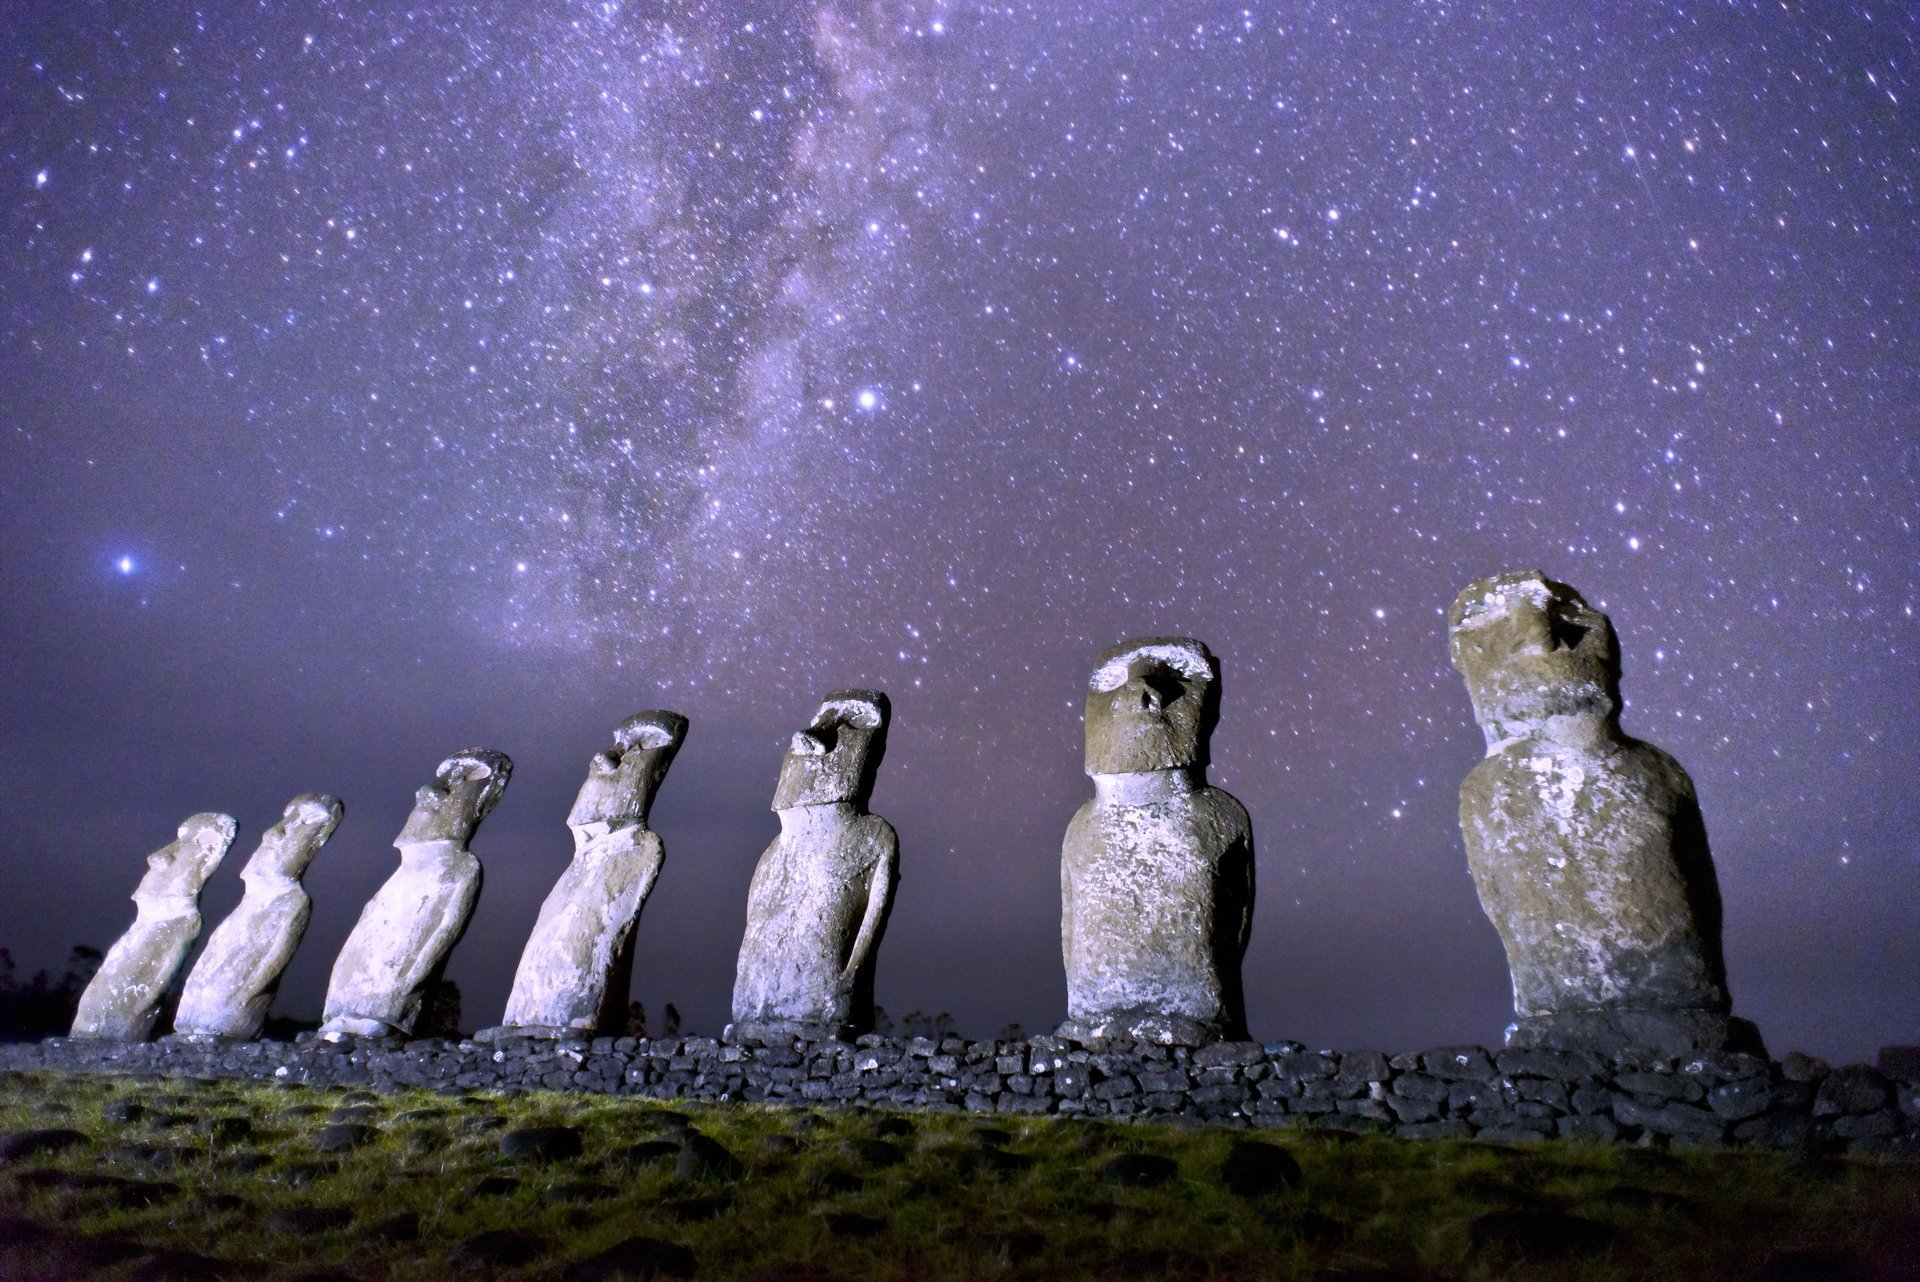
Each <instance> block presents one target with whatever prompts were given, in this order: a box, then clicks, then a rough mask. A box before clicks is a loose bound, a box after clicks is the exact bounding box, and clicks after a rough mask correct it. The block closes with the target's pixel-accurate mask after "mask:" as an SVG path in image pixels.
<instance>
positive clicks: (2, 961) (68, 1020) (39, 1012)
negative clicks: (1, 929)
mask: <svg viewBox="0 0 1920 1282" xmlns="http://www.w3.org/2000/svg"><path fill="white" fill-rule="evenodd" d="M102 955H103V954H102V953H101V952H100V950H99V949H98V948H94V947H92V946H91V945H88V944H75V945H74V946H73V951H72V952H70V953H68V954H67V969H66V973H64V974H62V975H61V976H60V978H59V979H55V978H53V976H51V975H50V974H48V973H47V972H46V971H44V970H37V971H35V972H34V973H33V978H32V979H29V980H26V981H25V982H22V981H21V979H20V973H19V970H20V968H19V966H18V965H17V964H16V963H15V962H14V960H13V954H12V953H10V952H8V951H7V950H6V949H4V948H0V1041H5V1042H32V1041H39V1040H40V1039H41V1038H43V1037H52V1036H54V1035H56V1034H59V1033H64V1032H66V1031H67V1030H68V1029H69V1028H72V1027H73V1013H74V1011H75V1010H76V1009H78V1008H79V1005H80V994H81V993H83V992H85V991H86V988H87V985H88V984H89V983H91V982H92V980H93V976H94V972H95V971H97V970H99V969H100V959H101V957H102Z"/></svg>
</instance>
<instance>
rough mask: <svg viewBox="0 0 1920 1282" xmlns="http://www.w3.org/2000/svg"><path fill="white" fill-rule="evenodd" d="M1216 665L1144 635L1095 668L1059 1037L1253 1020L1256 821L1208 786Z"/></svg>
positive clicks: (1213, 1031) (1221, 1029)
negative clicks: (1245, 963)
mask: <svg viewBox="0 0 1920 1282" xmlns="http://www.w3.org/2000/svg"><path fill="white" fill-rule="evenodd" d="M1218 678H1219V668H1218V667H1217V665H1216V664H1215V663H1214V659H1213V655H1212V654H1211V653H1209V652H1208V650H1207V647H1206V646H1204V645H1202V644H1201V643H1200V642H1198V641H1195V640H1193V639H1192V638H1190V637H1139V638H1136V639H1134V640H1132V641H1123V642H1121V643H1120V644H1119V645H1116V646H1113V647H1111V648H1109V649H1107V650H1105V651H1103V652H1101V655H1100V658H1099V661H1098V662H1097V663H1096V664H1095V665H1094V669H1093V675H1092V676H1091V677H1090V678H1089V679H1088V681H1087V703H1086V721H1087V748H1086V770H1087V773H1088V774H1089V775H1091V776H1092V777H1093V800H1092V801H1089V802H1087V803H1086V804H1085V805H1083V806H1081V807H1080V810H1079V812H1078V813H1077V814H1075V815H1074V817H1073V822H1072V823H1071V824H1070V825H1068V828H1067V837H1066V842H1065V844H1064V845H1063V846H1062V847H1061V851H1060V900H1061V913H1060V949H1061V953H1062V954H1063V956H1064V957H1065V960H1066V967H1067V1020H1066V1022H1065V1023H1064V1024H1062V1025H1060V1029H1059V1032H1060V1035H1061V1036H1062V1037H1071V1038H1074V1039H1076V1040H1079V1041H1085V1042H1103V1041H1115V1040H1119V1041H1146V1042H1161V1043H1167V1044H1172V1045H1187V1046H1192V1045H1200V1044H1202V1043H1204V1042H1209V1041H1213V1040H1216V1039H1219V1038H1223V1037H1224V1038H1239V1037H1244V1036H1246V1023H1247V1016H1246V1002H1245V998H1244V996H1243V994H1242V991H1241V986H1240V962H1241V958H1242V957H1243V956H1245V954H1246V951H1247V938H1248V934H1249V932H1250V931H1251V929H1252V925H1253V825H1252V823H1251V821H1250V820H1249V819H1248V818H1247V812H1246V810H1245V808H1244V807H1242V806H1241V804H1240V803H1239V802H1238V801H1236V800H1235V799H1234V798H1233V797H1232V796H1231V795H1230V794H1228V793H1226V792H1223V791H1221V790H1220V789H1218V788H1211V787H1208V786H1207V777H1206V765H1207V740H1208V736H1209V735H1210V734H1211V733H1212V730H1213V724H1214V722H1215V720H1216V719H1217V717H1218V710H1219V684H1218Z"/></svg>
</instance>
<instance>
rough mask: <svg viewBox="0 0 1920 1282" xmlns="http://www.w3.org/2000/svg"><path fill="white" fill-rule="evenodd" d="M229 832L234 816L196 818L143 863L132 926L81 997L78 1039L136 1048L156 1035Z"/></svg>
mask: <svg viewBox="0 0 1920 1282" xmlns="http://www.w3.org/2000/svg"><path fill="white" fill-rule="evenodd" d="M234 829H235V824H234V822H233V817H232V816H231V815H222V814H214V813H211V812H204V813H201V814H197V815H193V816H191V817H189V818H188V819H187V821H186V822H185V823H183V824H181V825H180V829H179V833H178V835H177V837H176V839H175V840H174V841H173V842H171V843H170V844H168V845H165V846H162V847H161V848H160V849H158V850H156V851H154V852H153V853H152V854H150V855H148V856H147V873H146V876H144V877H142V878H141V879H140V885H139V887H138V888H137V889H136V890H135V891H134V892H133V904H134V919H133V925H132V926H131V927H129V928H128V929H127V933H126V934H124V935H122V936H120V938H119V939H117V940H115V941H114V944H113V947H112V948H109V949H108V950H107V955H106V958H105V959H104V960H103V961H102V962H101V963H100V969H99V971H98V972H96V973H95V975H94V977H93V982H92V983H90V984H88V985H87V990H86V991H85V992H84V993H82V994H80V1008H79V1010H78V1012H77V1013H76V1014H75V1015H74V1018H73V1035H74V1036H75V1037H98V1038H107V1039H111V1040H115V1041H128V1042H139V1041H145V1040H146V1038H147V1036H148V1035H149V1034H151V1033H152V1032H153V1025H154V1021H155V1020H156V1019H157V1018H158V1017H159V1008H160V999H161V998H162V997H163V996H165V995H166V991H167V988H168V987H169V986H170V985H171V984H172V983H173V981H174V978H175V977H176V976H177V975H178V974H179V973H180V967H181V964H182V963H184V962H185V961H186V960H187V953H188V951H189V950H190V949H192V947H193V941H194V940H195V939H197V938H198V937H199V935H200V888H201V887H202V886H203V885H205V884H206V880H207V878H208V877H209V876H210V875H211V874H212V873H213V870H214V869H215V868H217V867H219V865H220V860H221V859H222V858H223V857H224V856H225V855H226V853H227V848H228V847H229V846H231V845H232V844H233V834H234Z"/></svg>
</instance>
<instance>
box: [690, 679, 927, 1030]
mask: <svg viewBox="0 0 1920 1282" xmlns="http://www.w3.org/2000/svg"><path fill="white" fill-rule="evenodd" d="M889 711H890V710H889V706H888V703H887V696H886V695H884V694H881V693H880V692H879V691H877V690H841V691H837V692H835V693H833V694H830V695H828V696H827V698H826V701H825V702H824V703H822V704H821V705H820V710H819V711H818V712H816V713H814V714H813V721H812V722H811V723H810V724H809V725H808V726H807V728H806V729H805V730H802V731H801V732H800V733H798V734H796V735H794V736H793V742H792V745H791V746H790V747H789V748H788V749H787V755H786V758H785V760H784V761H783V762H782V763H781V766H780V783H779V786H778V787H777V788H776V789H775V791H774V796H773V809H774V812H775V813H776V814H778V815H779V816H780V835H779V836H778V837H776V838H774V840H773V844H772V845H770V846H768V847H767V849H766V851H765V852H764V853H763V854H762V855H761V856H760V862H759V864H758V865H757V866H756V867H755V868H754V870H753V883H752V885H751V887H750V888H749V890H748V892H747V930H746V935H745V937H744V938H743V939H742V940H741V942H740V963H739V966H738V968H737V969H736V970H735V971H734V980H733V1023H731V1024H729V1025H728V1026H727V1030H726V1037H727V1039H728V1040H730V1041H737V1042H768V1041H792V1040H795V1039H800V1040H821V1039H825V1038H830V1037H852V1036H854V1035H856V1034H858V1033H862V1032H865V1031H866V1030H868V1029H870V1028H871V1027H872V1026H873V974H874V962H875V959H876V956H877V955H878V952H879V947H880V936H881V934H882V933H883V932H884V930H885V929H886V924H887V912H888V910H889V909H890V908H891V907H892V904H893V887H894V882H895V881H896V879H897V878H898V875H899V864H900V843H899V840H898V838H897V837H895V835H894V831H893V826H892V825H891V824H889V823H888V822H887V821H886V820H884V819H882V818H880V817H879V816H878V815H874V814H869V813H868V812H867V802H868V800H869V798H870V797H871V796H872V794H873V780H874V776H875V775H876V774H877V773H878V771H879V769H880V757H881V754H882V752H883V750H884V748H885V746H886V737H887V719H888V716H889Z"/></svg>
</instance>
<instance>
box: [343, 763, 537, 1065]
mask: <svg viewBox="0 0 1920 1282" xmlns="http://www.w3.org/2000/svg"><path fill="white" fill-rule="evenodd" d="M512 774H513V761H512V760H511V759H510V758H509V757H508V756H507V755H506V754H505V753H503V752H494V751H491V750H490V749H486V748H468V749H465V750H464V751H461V752H457V753H455V754H454V755H453V756H451V757H448V758H447V759H446V760H445V761H442V762H441V763H440V767H439V769H437V770H435V771H434V777H433V782H432V783H430V784H428V785H426V786H425V787H424V788H422V789H420V791H419V792H417V793H415V794H414V800H413V813H412V814H410V815H408V816H407V822H406V825H405V826H404V827H402V828H401V829H400V835H399V836H398V837H396V838H394V841H393V844H394V846H395V847H397V848H398V849H399V851H400V867H399V869H398V870H396V871H395V872H394V874H393V876H391V877H389V878H388V879H387V881H386V884H385V885H383V886H381V887H380V889H379V890H378V891H376V892H375V893H374V896H373V898H372V899H370V900H368V901H367V906H366V907H365V908H364V909H362V910H361V912H360V920H359V921H358V922H357V923H355V924H354V927H353V931H352V933H351V934H349V935H348V936H347V942H346V944H345V945H344V946H343V947H342V948H341V949H340V955H339V956H338V957H337V958H335V959H334V963H333V976H332V978H331V979H330V980H329V981H328V983H327V1002H326V1008H325V1022H324V1023H322V1024H321V1025H320V1036H322V1037H323V1038H326V1039H328V1040H333V1041H337V1040H340V1039H342V1038H346V1037H406V1036H408V1035H410V1034H411V1033H412V1032H413V1026H414V1023H415V1021H417V1020H418V1019H419V1018H420V1008H421V1004H422V1002H423V1001H424V1000H425V998H426V996H427V992H428V989H429V988H430V987H431V986H432V984H433V982H434V981H435V980H437V979H438V978H439V977H440V972H441V971H442V970H443V969H444V968H445V966H446V962H447V955H448V954H449V953H451V952H452V951H453V946H454V945H455V944H457V943H459V942H460V936H461V935H462V934H464V933H465V932H466V929H467V922H468V920H469V919H470V918H471V917H472V916H473V905H474V901H475V900H477V899H478V898H479V897H480V861H479V860H478V859H475V858H474V857H473V852H472V851H470V850H468V849H467V844H468V843H469V842H470V841H472V840H473V834H474V832H475V831H476V830H477V829H478V828H479V827H480V821H481V820H483V819H485V818H486V817H487V814H488V812H489V811H491V810H492V809H493V807H494V803H496V802H498V801H499V800H500V794H501V793H502V792H504V791H506V787H507V780H508V779H509V778H510V777H511V776H512Z"/></svg>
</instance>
